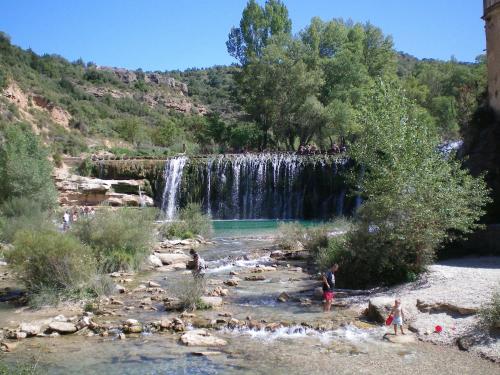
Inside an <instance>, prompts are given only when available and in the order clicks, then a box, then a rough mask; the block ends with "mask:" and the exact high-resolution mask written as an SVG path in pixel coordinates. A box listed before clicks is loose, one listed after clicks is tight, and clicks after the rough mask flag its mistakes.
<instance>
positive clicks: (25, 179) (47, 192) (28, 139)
mask: <svg viewBox="0 0 500 375" xmlns="http://www.w3.org/2000/svg"><path fill="white" fill-rule="evenodd" d="M1 135H2V136H3V140H2V142H1V144H0V202H3V201H5V200H7V199H9V198H11V197H24V198H27V199H31V200H33V201H37V202H40V203H41V204H42V206H43V207H44V208H50V207H53V206H54V204H55V202H56V199H55V198H56V190H55V186H54V182H53V180H52V177H51V173H52V165H51V164H50V162H49V160H48V158H47V152H46V150H45V148H44V147H42V146H41V145H40V143H39V141H38V138H37V137H36V136H35V135H34V134H33V133H32V132H31V130H30V129H29V126H27V125H26V126H24V125H19V124H16V125H9V126H7V127H5V128H4V129H3V131H2V134H1Z"/></svg>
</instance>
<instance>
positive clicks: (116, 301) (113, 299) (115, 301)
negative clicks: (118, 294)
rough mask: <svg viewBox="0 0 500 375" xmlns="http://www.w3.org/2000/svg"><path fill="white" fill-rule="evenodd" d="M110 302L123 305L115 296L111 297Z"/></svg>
mask: <svg viewBox="0 0 500 375" xmlns="http://www.w3.org/2000/svg"><path fill="white" fill-rule="evenodd" d="M111 304H112V305H119V306H123V305H124V303H123V301H120V300H119V299H116V298H111Z"/></svg>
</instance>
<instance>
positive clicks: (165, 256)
mask: <svg viewBox="0 0 500 375" xmlns="http://www.w3.org/2000/svg"><path fill="white" fill-rule="evenodd" d="M155 255H156V256H157V257H158V258H159V259H160V260H161V262H162V264H164V265H170V264H179V263H183V264H184V265H186V263H187V262H189V260H190V259H191V258H190V257H189V256H187V255H186V254H173V253H156V254H155Z"/></svg>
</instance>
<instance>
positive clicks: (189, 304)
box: [173, 276, 208, 311]
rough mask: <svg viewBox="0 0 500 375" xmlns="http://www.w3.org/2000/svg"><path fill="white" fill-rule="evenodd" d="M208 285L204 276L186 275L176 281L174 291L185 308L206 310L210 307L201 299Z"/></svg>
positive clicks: (188, 309)
mask: <svg viewBox="0 0 500 375" xmlns="http://www.w3.org/2000/svg"><path fill="white" fill-rule="evenodd" d="M206 285H207V283H206V280H205V278H204V277H192V276H186V277H184V278H183V279H181V280H180V281H179V282H177V283H176V285H175V288H174V290H173V293H174V295H175V296H176V297H177V298H178V299H179V301H180V302H181V307H182V308H183V309H184V310H187V311H193V310H196V309H198V310H206V309H207V308H208V307H207V306H205V304H204V303H203V301H202V300H201V297H202V296H203V293H204V292H205V288H206Z"/></svg>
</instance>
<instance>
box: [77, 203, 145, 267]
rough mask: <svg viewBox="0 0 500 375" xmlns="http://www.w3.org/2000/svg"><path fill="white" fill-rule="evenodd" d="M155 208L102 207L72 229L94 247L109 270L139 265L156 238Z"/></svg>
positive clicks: (98, 257) (99, 259) (100, 260)
mask: <svg viewBox="0 0 500 375" xmlns="http://www.w3.org/2000/svg"><path fill="white" fill-rule="evenodd" d="M154 215H155V213H154V211H153V210H148V209H141V210H139V209H132V208H122V209H119V210H116V211H112V210H101V211H99V212H97V214H96V215H95V216H94V217H90V218H84V219H81V220H79V221H78V222H76V223H75V224H74V225H73V228H72V233H74V235H75V236H76V237H78V238H79V239H80V240H81V241H82V242H83V243H84V244H86V245H88V246H89V247H91V248H92V249H93V250H94V253H95V256H96V258H97V261H98V263H99V267H100V269H102V270H103V271H106V272H114V271H120V270H132V269H138V268H139V267H140V265H141V264H142V262H143V261H144V259H145V257H146V256H147V253H148V251H149V247H150V245H151V243H152V241H153V220H154Z"/></svg>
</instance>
